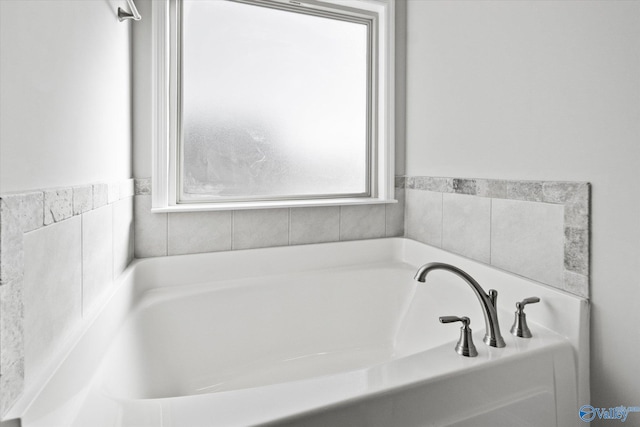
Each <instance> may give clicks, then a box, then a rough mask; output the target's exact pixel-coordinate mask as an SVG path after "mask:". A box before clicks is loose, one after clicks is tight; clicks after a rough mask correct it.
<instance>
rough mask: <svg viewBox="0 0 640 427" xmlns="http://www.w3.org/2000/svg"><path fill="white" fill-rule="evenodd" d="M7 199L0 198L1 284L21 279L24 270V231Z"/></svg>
mask: <svg viewBox="0 0 640 427" xmlns="http://www.w3.org/2000/svg"><path fill="white" fill-rule="evenodd" d="M13 212H14V209H13V208H12V207H11V206H9V204H8V203H7V200H5V199H0V285H1V286H4V285H5V284H6V283H9V282H11V281H12V280H16V279H21V278H22V274H23V270H24V250H23V233H22V226H21V224H20V220H19V218H17V217H16V216H15V215H14V213H13Z"/></svg>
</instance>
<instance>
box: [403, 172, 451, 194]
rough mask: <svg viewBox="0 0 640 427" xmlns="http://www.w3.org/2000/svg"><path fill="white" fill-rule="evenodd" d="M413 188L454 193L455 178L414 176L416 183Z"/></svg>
mask: <svg viewBox="0 0 640 427" xmlns="http://www.w3.org/2000/svg"><path fill="white" fill-rule="evenodd" d="M411 188H415V189H416V190H426V191H436V192H440V193H452V192H453V191H454V189H453V178H442V177H433V176H417V177H415V178H414V185H413V186H412V187H411Z"/></svg>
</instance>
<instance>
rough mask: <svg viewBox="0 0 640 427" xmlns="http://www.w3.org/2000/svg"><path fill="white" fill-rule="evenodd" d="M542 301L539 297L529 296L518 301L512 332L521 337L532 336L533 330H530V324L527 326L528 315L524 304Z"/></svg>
mask: <svg viewBox="0 0 640 427" xmlns="http://www.w3.org/2000/svg"><path fill="white" fill-rule="evenodd" d="M537 302H540V298H538V297H529V298H525V299H523V300H522V301H520V302H517V303H516V318H515V320H514V321H513V326H512V327H511V333H512V334H513V335H515V336H517V337H520V338H531V337H532V336H533V335H531V330H529V326H527V315H526V314H525V313H524V306H525V305H527V304H535V303H537Z"/></svg>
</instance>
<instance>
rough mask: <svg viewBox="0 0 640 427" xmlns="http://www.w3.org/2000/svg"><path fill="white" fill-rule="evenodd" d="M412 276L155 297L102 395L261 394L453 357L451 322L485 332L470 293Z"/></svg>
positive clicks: (126, 333)
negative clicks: (440, 354) (448, 349)
mask: <svg viewBox="0 0 640 427" xmlns="http://www.w3.org/2000/svg"><path fill="white" fill-rule="evenodd" d="M414 273H415V268H414V266H412V265H410V264H407V263H402V262H398V261H388V262H378V263H375V264H363V265H355V266H348V267H339V268H333V269H323V270H321V271H313V270H310V271H306V272H300V273H294V274H286V275H282V274H276V275H272V276H263V277H250V278H245V279H240V280H226V281H221V282H217V281H212V282H209V283H199V284H196V285H186V286H176V287H164V288H156V289H151V290H148V291H146V292H145V293H144V294H143V295H142V296H141V298H140V300H139V302H138V305H137V307H136V309H135V310H134V312H133V314H132V315H131V316H130V318H129V320H128V321H127V323H126V324H125V325H124V327H123V329H122V331H121V332H120V333H119V335H118V336H117V338H116V339H115V340H114V343H113V345H112V346H111V349H110V351H109V353H108V355H107V356H106V357H105V363H104V366H103V368H102V369H103V372H104V373H103V375H102V376H103V378H104V388H105V390H106V392H107V393H108V394H110V395H112V396H115V397H119V398H129V399H154V398H169V397H177V396H189V395H195V394H202V393H214V392H222V391H229V390H236V389H243V388H251V387H260V386H265V385H271V384H276V383H279V382H289V381H297V380H301V379H306V378H313V377H317V376H322V375H329V374H335V373H339V372H347V371H350V370H355V369H361V368H367V367H371V366H374V365H376V364H380V363H384V362H387V361H389V360H393V359H397V358H400V357H405V356H408V355H411V354H415V353H417V352H421V351H425V350H428V349H429V348H433V347H436V346H439V345H442V344H445V343H451V346H453V343H454V342H455V340H457V338H458V328H457V327H456V326H455V325H441V324H440V323H439V322H438V317H439V316H442V315H448V314H455V315H460V316H462V315H465V316H470V317H471V318H473V319H474V321H475V322H474V323H473V325H472V326H473V328H474V330H476V331H483V330H484V323H483V314H482V312H481V310H480V308H479V304H478V303H477V300H476V297H475V294H474V293H473V292H472V291H471V289H470V288H468V287H467V285H466V284H465V283H464V282H462V281H460V280H459V279H458V280H456V278H455V277H449V276H448V274H447V273H442V272H436V273H434V274H433V277H432V278H430V280H429V283H425V284H419V283H417V282H416V281H415V280H413V275H414ZM431 279H432V280H431ZM452 295H456V297H455V298H452ZM503 316H508V314H503Z"/></svg>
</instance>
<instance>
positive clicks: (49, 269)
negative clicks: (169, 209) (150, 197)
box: [0, 179, 134, 416]
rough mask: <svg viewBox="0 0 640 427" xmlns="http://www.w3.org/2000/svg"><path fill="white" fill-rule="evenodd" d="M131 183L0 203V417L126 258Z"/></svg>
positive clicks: (57, 351) (6, 197) (60, 348)
mask: <svg viewBox="0 0 640 427" xmlns="http://www.w3.org/2000/svg"><path fill="white" fill-rule="evenodd" d="M133 194H134V181H133V179H126V180H123V181H118V182H111V183H98V184H89V185H83V186H76V187H69V188H57V189H44V190H40V191H30V192H27V193H12V194H3V195H1V196H0V304H1V310H2V311H1V313H2V314H1V316H0V348H1V351H0V396H1V397H0V416H2V415H4V414H5V413H6V411H7V409H8V408H9V407H10V406H11V405H12V404H13V403H14V402H15V401H16V399H17V398H18V397H19V396H20V394H21V393H22V390H23V389H24V387H25V386H27V387H28V386H29V385H30V384H32V383H33V382H34V380H35V379H36V378H37V377H38V376H40V375H41V374H42V373H43V372H45V371H46V369H47V368H48V367H49V365H50V364H51V363H52V361H53V360H54V359H55V357H56V355H61V354H63V353H64V351H66V350H67V348H68V345H69V340H70V339H71V338H72V337H73V336H74V333H76V332H77V331H78V330H80V329H81V328H82V325H83V324H84V323H85V322H87V321H89V319H90V318H91V314H92V313H94V312H95V308H96V307H98V306H99V305H100V303H101V301H104V299H105V297H106V296H107V295H108V294H109V290H110V289H112V288H113V286H112V284H113V283H114V280H115V279H116V278H118V276H120V274H121V273H122V272H123V271H124V269H125V268H126V267H127V265H128V264H129V263H130V262H131V260H132V259H133V237H134V234H133Z"/></svg>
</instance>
